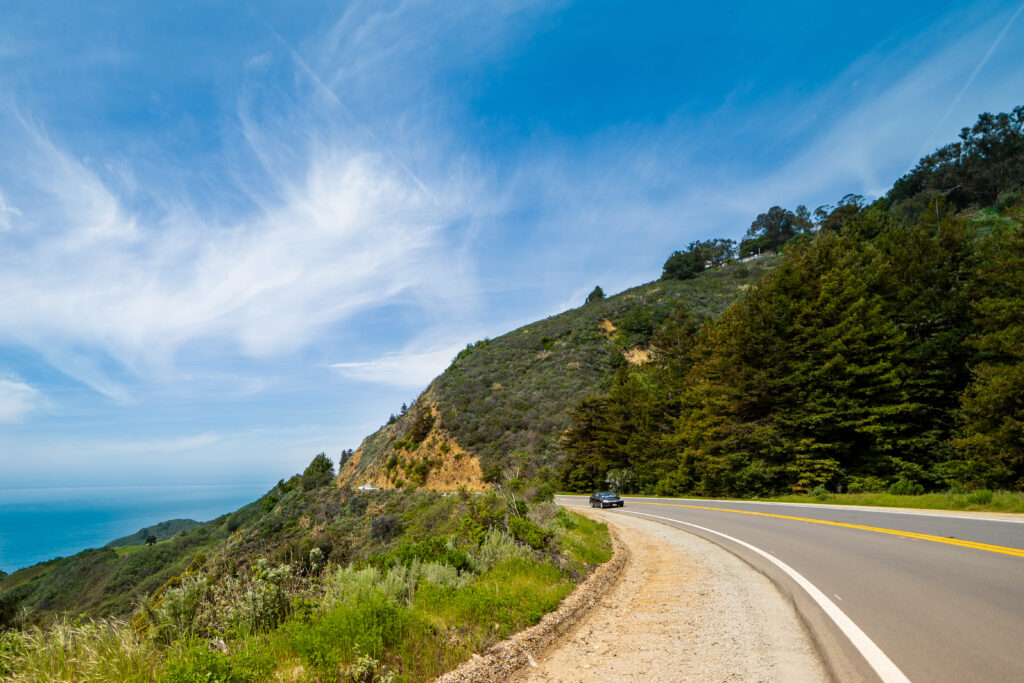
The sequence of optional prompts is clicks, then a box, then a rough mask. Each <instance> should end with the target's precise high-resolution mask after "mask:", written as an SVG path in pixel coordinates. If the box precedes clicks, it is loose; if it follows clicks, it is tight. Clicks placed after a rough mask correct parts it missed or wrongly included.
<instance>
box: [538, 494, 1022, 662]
mask: <svg viewBox="0 0 1024 683" xmlns="http://www.w3.org/2000/svg"><path fill="white" fill-rule="evenodd" d="M625 500H626V506H625V507H624V508H610V509H607V510H605V511H604V512H605V514H610V515H618V514H631V515H639V516H644V517H646V518H648V519H658V520H660V521H662V522H664V523H666V524H669V525H671V526H675V527H677V528H679V529H680V530H683V531H686V532H689V533H693V534H696V535H698V536H701V537H703V538H706V539H707V540H709V541H712V542H714V543H717V544H719V545H721V546H723V547H725V548H726V549H728V550H730V551H731V552H733V553H735V554H736V555H738V556H739V557H741V558H742V559H744V560H746V561H747V562H749V563H750V564H751V565H753V566H754V567H755V568H757V569H759V570H760V571H762V572H764V573H765V574H766V575H768V576H769V577H770V578H771V579H772V580H774V581H775V583H776V584H777V585H778V586H779V588H780V589H781V590H782V592H783V593H784V594H786V595H788V596H790V597H791V599H792V600H793V602H794V603H795V605H796V607H797V610H798V612H799V613H800V615H801V616H802V617H803V619H804V621H805V623H806V624H807V626H808V628H809V629H810V631H811V633H812V635H813V636H814V638H815V640H816V642H817V644H818V646H819V649H820V651H821V653H822V656H823V659H824V660H825V663H826V665H827V666H828V667H829V668H830V669H831V670H832V673H833V675H834V677H835V678H837V679H838V680H842V681H846V680H879V679H881V680H886V681H902V680H908V679H909V680H911V681H1024V519H1004V518H995V517H994V516H993V517H992V518H989V517H978V516H968V515H966V514H965V515H956V514H955V513H953V514H933V513H929V512H927V511H924V512H916V511H914V512H911V511H903V512H894V511H886V510H873V509H865V508H847V507H841V506H814V505H793V504H787V503H751V502H737V501H714V500H701V499H682V498H680V499H669V498H634V497H627V498H625ZM557 501H558V502H559V503H561V504H563V505H579V506H583V507H586V506H587V505H588V503H587V498H586V497H585V496H558V497H557Z"/></svg>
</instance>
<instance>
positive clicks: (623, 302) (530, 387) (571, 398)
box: [339, 257, 776, 490]
mask: <svg viewBox="0 0 1024 683" xmlns="http://www.w3.org/2000/svg"><path fill="white" fill-rule="evenodd" d="M775 263H776V259H775V258H772V257H767V258H762V259H758V260H754V261H751V262H748V263H731V264H729V265H724V266H721V267H717V268H712V269H709V270H706V271H704V272H702V273H700V274H699V275H697V276H696V277H694V278H693V279H688V280H676V279H667V280H658V281H655V282H651V283H648V284H645V285H640V286H638V287H634V288H632V289H628V290H626V291H624V292H622V293H620V294H616V295H615V296H611V297H608V298H606V299H600V300H596V301H591V302H589V303H587V304H585V305H583V306H580V307H579V308H575V309H572V310H570V311H566V312H565V313H561V314H558V315H554V316H551V317H549V318H546V319H544V320H541V321H538V322H535V323H532V324H530V325H526V326H525V327H521V328H519V329H517V330H513V331H512V332H509V333H508V334H505V335H502V336H501V337H497V338H495V339H485V340H482V341H479V342H476V343H475V344H470V345H469V346H467V347H466V348H465V349H464V350H463V351H461V352H460V353H459V354H458V356H457V357H456V358H455V360H454V361H453V362H452V364H451V366H450V367H449V368H448V369H447V370H445V372H444V373H442V374H441V375H440V376H439V377H437V378H436V379H435V380H434V381H433V382H432V383H431V384H430V386H429V387H428V388H427V390H426V391H424V392H423V394H422V395H421V396H420V397H419V399H418V400H417V401H416V403H415V404H414V405H413V406H412V408H410V409H409V410H408V411H407V412H406V413H405V414H404V415H401V416H399V417H398V419H397V420H396V421H395V422H394V423H393V424H388V425H384V426H383V427H381V428H380V429H379V430H378V431H377V432H375V433H373V434H371V435H370V436H368V437H367V438H366V439H365V440H364V441H363V443H362V445H361V446H360V448H359V449H358V450H357V451H356V453H355V455H354V456H353V457H352V458H351V459H350V460H349V461H348V462H347V463H346V464H345V466H344V467H343V468H342V470H341V472H340V473H339V482H340V483H341V484H342V485H354V484H357V483H363V484H366V483H369V484H371V485H374V486H377V487H382V488H389V487H396V486H402V485H405V484H411V485H414V486H426V487H428V488H436V489H439V490H455V489H456V488H457V487H458V486H460V485H466V486H469V487H470V488H476V489H479V488H481V487H483V486H485V485H486V482H487V481H489V480H494V479H495V478H496V477H497V476H498V475H499V473H501V472H502V471H505V470H511V471H513V472H514V473H516V475H517V476H519V477H522V478H529V477H532V476H534V475H535V474H537V473H538V472H542V471H545V470H548V478H549V479H552V478H553V477H552V476H551V472H553V470H554V468H557V467H558V465H559V464H560V463H561V460H562V458H563V457H564V452H563V450H562V449H561V447H560V445H559V438H560V436H561V434H562V433H563V432H564V431H565V429H566V428H567V427H568V426H569V412H568V409H569V408H570V407H571V406H573V405H575V404H576V403H577V402H578V401H579V400H581V399H582V398H584V397H586V396H588V395H590V394H592V393H594V392H595V391H599V390H601V389H602V388H603V387H606V386H607V384H608V383H609V382H610V380H611V378H612V376H613V374H614V372H615V370H616V368H618V367H620V366H623V365H626V364H628V363H635V364H640V363H643V362H644V361H645V360H646V358H647V357H648V355H649V347H650V344H651V340H652V337H653V335H654V332H655V330H656V329H657V328H658V327H659V326H661V325H662V324H663V323H664V322H665V321H666V320H667V319H668V318H669V317H670V315H671V314H672V313H673V312H675V311H676V310H677V309H679V308H682V309H683V310H685V311H687V313H688V314H689V315H691V316H693V317H695V318H697V319H701V318H705V317H716V316H718V315H720V314H721V313H722V311H724V310H725V309H726V308H727V307H728V306H729V305H730V304H731V303H732V302H734V301H735V300H736V299H737V298H738V297H739V296H740V295H741V294H742V292H743V291H744V290H745V289H747V288H749V287H750V286H751V285H752V284H753V283H755V282H757V280H758V279H760V278H761V277H762V276H763V275H764V274H765V273H766V272H768V271H770V270H771V269H772V268H773V267H774V265H775Z"/></svg>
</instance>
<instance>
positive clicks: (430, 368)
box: [331, 343, 465, 389]
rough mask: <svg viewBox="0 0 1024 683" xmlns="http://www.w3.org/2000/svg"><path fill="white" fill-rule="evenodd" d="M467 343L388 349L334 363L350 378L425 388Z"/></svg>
mask: <svg viewBox="0 0 1024 683" xmlns="http://www.w3.org/2000/svg"><path fill="white" fill-rule="evenodd" d="M464 347H465V344H464V343H463V344H453V345H450V346H445V347H442V348H435V349H433V350H431V351H415V350H412V349H414V348H416V347H415V346H413V347H411V348H410V349H407V350H405V351H402V352H400V353H388V354H384V355H382V356H379V357H378V358H374V359H373V360H369V361H361V362H346V363H334V364H332V365H331V367H332V368H334V369H335V370H337V371H338V372H340V373H341V374H342V375H344V376H345V377H348V378H349V379H354V380H358V381H361V382H373V383H376V384H386V385H389V386H394V387H403V388H404V387H409V388H419V389H423V388H425V387H426V386H427V385H428V384H430V382H431V380H433V379H434V377H436V376H437V375H439V374H441V372H442V371H444V369H445V368H447V367H448V366H449V365H450V364H451V362H452V360H453V359H454V358H455V356H456V354H458V352H459V351H460V350H462V349H463V348H464Z"/></svg>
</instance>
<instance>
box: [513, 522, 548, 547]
mask: <svg viewBox="0 0 1024 683" xmlns="http://www.w3.org/2000/svg"><path fill="white" fill-rule="evenodd" d="M508 530H509V532H510V533H511V534H512V537H513V538H515V539H516V540H517V541H519V542H520V543H525V544H526V545H528V546H530V547H531V548H533V549H534V550H543V549H544V548H545V547H546V546H547V544H548V539H549V538H551V534H550V533H549V532H548V531H547V530H545V529H543V528H541V527H540V526H538V525H537V524H534V523H533V522H531V521H530V520H528V519H523V518H522V517H511V518H509V520H508Z"/></svg>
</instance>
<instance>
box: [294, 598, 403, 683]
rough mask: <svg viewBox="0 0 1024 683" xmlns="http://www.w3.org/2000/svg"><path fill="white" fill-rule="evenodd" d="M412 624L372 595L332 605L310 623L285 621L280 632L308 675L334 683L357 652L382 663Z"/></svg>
mask: <svg viewBox="0 0 1024 683" xmlns="http://www.w3.org/2000/svg"><path fill="white" fill-rule="evenodd" d="M413 621H414V618H413V615H412V614H411V613H410V612H409V611H408V610H406V609H403V608H400V607H397V606H395V605H393V604H391V603H390V602H388V601H387V599H386V598H385V597H384V596H383V595H382V594H380V593H375V594H371V595H370V596H367V598H366V600H365V601H361V602H359V603H357V604H348V603H336V604H335V605H334V606H332V607H331V608H330V609H329V610H327V611H326V612H325V613H322V614H320V615H319V616H318V617H317V618H316V619H313V620H312V621H308V622H307V621H289V622H286V623H285V624H284V625H283V626H282V632H283V633H284V636H285V638H286V639H287V642H288V643H289V645H290V646H291V648H292V649H293V650H294V651H295V652H296V653H297V654H298V655H299V657H300V658H301V660H302V663H303V665H304V666H305V667H306V669H307V671H308V672H309V673H311V674H313V675H315V676H317V677H318V678H319V679H320V680H337V677H338V670H339V664H340V665H341V666H347V665H349V664H352V663H353V662H355V661H356V659H357V657H358V653H362V654H365V655H368V656H370V657H373V658H374V659H376V660H384V659H385V656H386V655H387V653H388V652H389V651H393V650H395V649H396V648H397V647H398V646H399V645H400V643H401V642H402V639H403V635H404V634H405V633H406V632H407V631H408V630H409V629H410V627H411V625H412V623H413Z"/></svg>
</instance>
